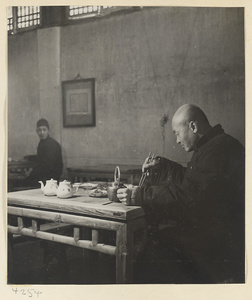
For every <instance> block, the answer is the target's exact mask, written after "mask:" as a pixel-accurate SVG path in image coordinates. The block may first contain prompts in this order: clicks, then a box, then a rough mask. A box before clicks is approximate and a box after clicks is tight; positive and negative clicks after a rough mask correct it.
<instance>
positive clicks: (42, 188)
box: [38, 181, 45, 191]
mask: <svg viewBox="0 0 252 300" xmlns="http://www.w3.org/2000/svg"><path fill="white" fill-rule="evenodd" d="M38 183H40V184H41V191H44V188H45V186H44V183H43V181H39V182H38Z"/></svg>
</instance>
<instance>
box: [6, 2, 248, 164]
mask: <svg viewBox="0 0 252 300" xmlns="http://www.w3.org/2000/svg"><path fill="white" fill-rule="evenodd" d="M243 21H244V20H243V9H241V8H238V9H237V8H176V7H167V8H164V7H162V8H145V9H143V10H142V11H136V12H131V13H125V14H118V15H113V16H111V17H106V18H100V19H99V20H93V21H90V22H83V23H78V24H74V25H69V26H64V27H57V28H53V29H51V30H50V29H40V30H38V34H36V32H32V33H28V32H27V33H24V34H22V35H16V36H11V37H10V38H9V99H8V101H9V111H8V117H9V156H16V155H19V157H22V156H23V155H26V154H32V153H33V152H34V149H35V148H36V145H37V140H36V133H35V131H34V124H35V122H36V120H37V118H38V117H40V116H43V117H45V118H48V120H49V122H50V124H51V127H52V136H53V137H55V138H56V139H57V140H58V141H59V142H60V143H61V145H62V148H63V154H64V164H65V167H69V166H81V165H92V164H95V163H112V162H114V163H119V164H120V163H136V164H141V163H142V161H143V159H144V158H145V157H146V155H147V154H148V153H149V151H150V150H152V151H154V152H156V153H157V154H160V155H164V156H166V157H169V158H171V159H173V160H176V161H179V162H182V163H185V162H186V161H188V160H189V158H190V154H187V153H185V152H184V150H182V149H180V146H179V145H176V143H175V138H174V136H173V133H172V130H171V118H172V115H173V113H174V112H175V110H176V109H177V108H178V107H179V106H180V105H182V104H184V103H194V104H196V105H199V106H200V107H201V108H202V109H203V110H204V111H205V112H206V114H207V116H208V117H209V121H210V123H211V124H212V125H215V124H217V123H221V124H222V125H223V127H224V129H225V131H226V132H227V133H229V134H231V135H233V136H234V137H236V138H237V139H239V140H240V141H241V142H242V143H243V144H244V142H245V133H244V131H245V100H244V98H245V91H244V82H245V79H244V32H243V30H244V29H243V26H244V24H243ZM27 73H29V74H30V73H31V75H28V74H27ZM77 74H80V75H81V76H82V77H83V78H95V80H96V88H95V101H96V126H95V127H82V128H63V124H62V95H61V81H64V80H71V79H74V78H75V77H76V75H77ZM38 78H39V81H38ZM41 84H42V85H43V86H42V87H41ZM164 114H167V115H168V122H167V124H166V125H165V126H164V127H162V126H161V125H160V119H161V118H162V117H163V116H164ZM20 115H21V116H22V117H20ZM17 121H18V122H17ZM24 139H25V141H24ZM17 145H18V148H19V150H18V151H17ZM31 152H32V153H31Z"/></svg>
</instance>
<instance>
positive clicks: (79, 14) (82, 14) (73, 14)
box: [68, 5, 115, 20]
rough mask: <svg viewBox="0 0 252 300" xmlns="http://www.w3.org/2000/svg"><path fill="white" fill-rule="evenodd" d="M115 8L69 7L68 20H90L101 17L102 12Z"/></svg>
mask: <svg viewBox="0 0 252 300" xmlns="http://www.w3.org/2000/svg"><path fill="white" fill-rule="evenodd" d="M111 8H115V6H91V5H89V6H76V5H73V6H69V14H68V18H69V19H70V20H74V19H82V18H90V17H94V16H97V15H101V14H102V13H103V12H104V10H109V9H111Z"/></svg>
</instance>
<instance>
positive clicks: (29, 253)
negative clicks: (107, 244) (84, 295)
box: [8, 238, 115, 284]
mask: <svg viewBox="0 0 252 300" xmlns="http://www.w3.org/2000/svg"><path fill="white" fill-rule="evenodd" d="M47 253H49V254H47ZM112 283H115V257H113V256H109V255H105V254H102V253H97V252H94V251H88V250H82V249H80V248H76V247H72V246H65V245H58V244H56V243H53V242H43V241H37V240H33V239H31V238H29V239H27V240H26V241H21V242H15V243H14V246H13V251H12V252H10V251H9V265H8V284H112Z"/></svg>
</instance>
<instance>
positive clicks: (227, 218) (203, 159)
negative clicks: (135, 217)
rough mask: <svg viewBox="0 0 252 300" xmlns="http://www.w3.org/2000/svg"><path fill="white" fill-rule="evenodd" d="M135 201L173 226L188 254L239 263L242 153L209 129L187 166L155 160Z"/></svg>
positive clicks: (236, 145)
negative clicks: (169, 219)
mask: <svg viewBox="0 0 252 300" xmlns="http://www.w3.org/2000/svg"><path fill="white" fill-rule="evenodd" d="M135 197H136V201H137V202H138V203H141V205H142V206H143V207H144V208H145V209H146V212H151V213H152V215H153V212H157V213H158V214H159V215H160V214H164V213H167V215H168V217H170V218H172V219H176V221H177V224H178V231H177V233H178V235H177V238H178V243H179V245H180V246H181V247H182V248H183V249H184V251H185V252H187V254H188V256H189V257H190V256H192V257H195V256H197V257H203V258H204V259H209V260H215V261H218V260H220V261H223V260H224V261H225V260H235V261H240V262H241V263H243V261H244V235H245V234H244V230H245V229H244V228H245V225H244V219H245V217H244V215H245V149H244V147H243V146H242V145H241V144H240V142H238V141H237V140H236V139H234V138H233V137H231V136H230V135H228V134H225V133H224V130H223V129H222V127H221V126H220V125H216V126H214V127H213V128H212V129H211V130H210V131H209V132H208V133H206V134H205V135H204V136H203V137H202V138H201V139H200V140H199V141H198V143H197V145H196V147H195V150H194V153H193V156H192V159H191V161H190V162H189V163H188V165H187V168H185V167H183V166H181V165H179V164H177V163H175V162H173V161H170V160H168V159H165V158H160V164H159V165H158V168H157V170H156V171H155V172H153V173H152V174H150V176H149V178H148V181H146V184H145V186H144V187H143V188H141V189H138V190H137V192H136V196H135Z"/></svg>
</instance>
